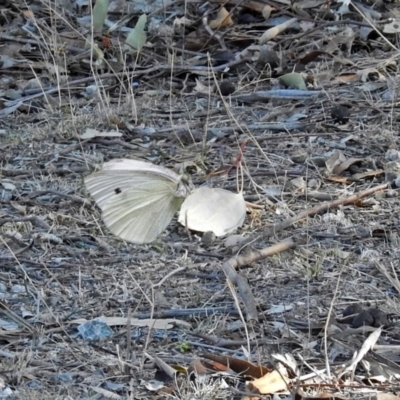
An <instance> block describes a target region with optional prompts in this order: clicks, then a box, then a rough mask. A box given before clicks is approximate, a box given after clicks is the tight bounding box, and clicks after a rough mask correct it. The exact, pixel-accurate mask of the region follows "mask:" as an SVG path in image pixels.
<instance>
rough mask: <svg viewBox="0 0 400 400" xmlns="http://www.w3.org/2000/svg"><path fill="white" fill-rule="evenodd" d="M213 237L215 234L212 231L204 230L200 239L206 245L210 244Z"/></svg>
mask: <svg viewBox="0 0 400 400" xmlns="http://www.w3.org/2000/svg"><path fill="white" fill-rule="evenodd" d="M215 237H216V236H215V234H214V232H211V231H208V232H204V233H203V236H202V238H201V241H202V243H203V244H205V245H206V246H210V245H211V244H212V243H213V242H214V240H215Z"/></svg>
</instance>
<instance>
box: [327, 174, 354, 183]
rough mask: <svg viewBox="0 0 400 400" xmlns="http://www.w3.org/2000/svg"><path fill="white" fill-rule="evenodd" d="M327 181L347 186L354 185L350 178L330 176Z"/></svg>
mask: <svg viewBox="0 0 400 400" xmlns="http://www.w3.org/2000/svg"><path fill="white" fill-rule="evenodd" d="M326 180H327V181H329V182H336V183H343V184H346V185H347V184H350V183H352V181H351V180H350V179H349V178H346V177H344V176H330V177H328V178H326Z"/></svg>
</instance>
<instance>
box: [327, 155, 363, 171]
mask: <svg viewBox="0 0 400 400" xmlns="http://www.w3.org/2000/svg"><path fill="white" fill-rule="evenodd" d="M361 162H362V160H361V159H360V158H353V157H352V158H349V159H348V160H346V161H344V162H342V163H341V164H338V165H336V166H335V167H334V168H333V170H332V173H333V174H335V175H341V174H342V172H344V171H346V170H347V169H349V168H350V167H351V166H352V165H353V164H356V163H361Z"/></svg>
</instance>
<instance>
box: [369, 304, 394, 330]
mask: <svg viewBox="0 0 400 400" xmlns="http://www.w3.org/2000/svg"><path fill="white" fill-rule="evenodd" d="M367 311H368V312H369V313H370V315H372V317H373V318H374V322H373V325H372V326H374V327H375V328H379V327H380V326H388V325H390V323H389V319H388V316H387V314H386V313H385V312H384V311H382V310H380V309H379V308H370V309H368V310H367Z"/></svg>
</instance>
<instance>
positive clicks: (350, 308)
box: [342, 304, 363, 317]
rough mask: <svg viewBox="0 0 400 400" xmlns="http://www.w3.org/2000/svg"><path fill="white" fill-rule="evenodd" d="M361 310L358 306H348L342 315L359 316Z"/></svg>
mask: <svg viewBox="0 0 400 400" xmlns="http://www.w3.org/2000/svg"><path fill="white" fill-rule="evenodd" d="M362 310H363V309H362V307H361V305H360V304H350V305H349V306H347V307H346V308H345V309H344V310H343V313H342V315H343V317H347V316H349V315H355V314H359V313H360V312H362Z"/></svg>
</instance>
